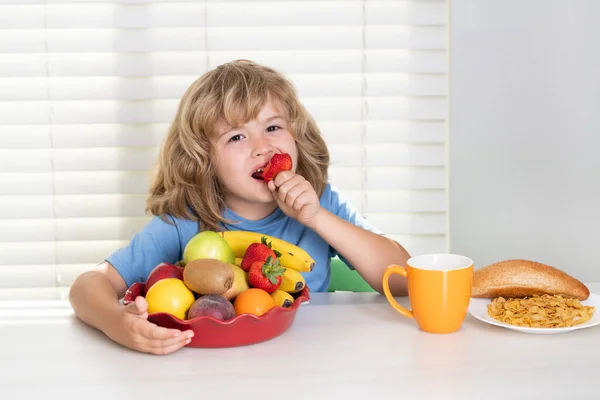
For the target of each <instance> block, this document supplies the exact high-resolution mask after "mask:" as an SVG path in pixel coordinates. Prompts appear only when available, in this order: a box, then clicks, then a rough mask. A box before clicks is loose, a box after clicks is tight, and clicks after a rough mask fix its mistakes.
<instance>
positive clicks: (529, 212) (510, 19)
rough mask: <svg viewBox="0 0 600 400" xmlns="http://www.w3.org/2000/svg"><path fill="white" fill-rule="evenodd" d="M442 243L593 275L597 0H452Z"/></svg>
mask: <svg viewBox="0 0 600 400" xmlns="http://www.w3.org/2000/svg"><path fill="white" fill-rule="evenodd" d="M450 55H451V59H450V122H449V130H450V137H449V145H450V149H449V174H450V176H449V187H450V194H449V201H450V204H449V213H450V230H449V232H450V250H451V251H452V252H455V253H461V254H465V255H468V256H471V257H472V258H473V259H474V261H475V263H476V268H479V267H482V266H484V265H486V264H489V263H492V262H495V261H497V260H502V259H508V258H517V257H522V258H528V259H533V260H536V261H540V262H545V263H548V264H551V265H554V266H556V267H558V268H561V269H563V270H565V271H566V272H568V273H570V274H572V275H574V276H576V277H577V278H579V279H581V280H583V281H600V257H599V256H600V252H599V250H600V1H599V0H564V1H561V0H535V1H534V0H527V1H523V0H503V1H500V0H496V1H492V0H478V1H472V0H452V1H451V9H450Z"/></svg>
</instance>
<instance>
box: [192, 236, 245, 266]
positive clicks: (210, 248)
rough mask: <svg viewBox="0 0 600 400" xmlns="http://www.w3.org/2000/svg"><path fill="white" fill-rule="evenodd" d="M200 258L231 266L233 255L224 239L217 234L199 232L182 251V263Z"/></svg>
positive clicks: (233, 259)
mask: <svg viewBox="0 0 600 400" xmlns="http://www.w3.org/2000/svg"><path fill="white" fill-rule="evenodd" d="M201 258H214V259H216V260H219V261H223V262H225V263H229V264H233V262H234V261H235V254H234V253H233V250H231V247H230V246H229V244H228V243H227V241H226V240H225V239H223V237H222V236H221V235H219V234H218V233H217V232H213V231H204V232H200V233H198V234H196V235H194V237H192V238H191V239H190V241H189V242H188V243H187V244H186V246H185V249H184V250H183V263H184V264H187V263H188V262H190V261H192V260H198V259H201Z"/></svg>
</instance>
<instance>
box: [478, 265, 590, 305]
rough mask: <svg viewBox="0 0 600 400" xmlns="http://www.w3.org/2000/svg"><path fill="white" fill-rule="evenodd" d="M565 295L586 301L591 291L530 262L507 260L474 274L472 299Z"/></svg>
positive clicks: (556, 271)
mask: <svg viewBox="0 0 600 400" xmlns="http://www.w3.org/2000/svg"><path fill="white" fill-rule="evenodd" d="M534 294H537V295H542V294H551V295H553V294H562V295H564V296H569V297H574V298H576V299H579V300H585V299H587V298H588V297H589V296H590V291H589V289H588V288H587V287H586V286H585V285H584V284H583V283H581V282H580V281H578V280H577V279H575V278H573V277H572V276H570V275H568V274H566V273H565V272H563V271H561V270H559V269H556V268H554V267H551V266H549V265H545V264H541V263H538V262H534V261H528V260H506V261H500V262H497V263H495V264H491V265H488V266H486V267H482V268H479V269H476V270H475V271H474V272H473V291H472V294H471V296H472V297H489V298H494V297H500V296H502V297H526V296H533V295H534Z"/></svg>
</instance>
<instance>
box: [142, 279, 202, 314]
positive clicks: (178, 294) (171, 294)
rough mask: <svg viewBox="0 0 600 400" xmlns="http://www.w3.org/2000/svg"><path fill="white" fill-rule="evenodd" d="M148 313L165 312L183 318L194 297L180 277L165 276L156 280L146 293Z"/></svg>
mask: <svg viewBox="0 0 600 400" xmlns="http://www.w3.org/2000/svg"><path fill="white" fill-rule="evenodd" d="M146 301H147V302H148V314H152V313H157V312H166V313H169V314H171V315H174V316H176V317H177V318H179V319H185V315H186V313H187V311H188V310H189V309H190V307H191V306H192V304H193V303H194V301H196V298H195V297H194V293H193V292H192V291H191V290H190V289H188V287H187V286H185V283H183V281H182V280H181V279H177V278H165V279H161V280H160V281H158V282H156V283H155V284H154V285H152V286H151V287H150V289H149V290H148V293H146Z"/></svg>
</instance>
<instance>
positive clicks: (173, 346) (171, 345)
mask: <svg viewBox="0 0 600 400" xmlns="http://www.w3.org/2000/svg"><path fill="white" fill-rule="evenodd" d="M190 341H191V339H186V338H185V337H184V338H183V340H182V339H180V338H177V341H173V340H165V341H162V342H158V343H156V345H155V346H153V347H150V348H149V352H150V353H153V354H161V355H162V354H170V353H173V352H175V351H177V350H179V349H181V348H182V347H183V346H185V345H186V344H188V343H189V342H190Z"/></svg>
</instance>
